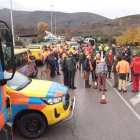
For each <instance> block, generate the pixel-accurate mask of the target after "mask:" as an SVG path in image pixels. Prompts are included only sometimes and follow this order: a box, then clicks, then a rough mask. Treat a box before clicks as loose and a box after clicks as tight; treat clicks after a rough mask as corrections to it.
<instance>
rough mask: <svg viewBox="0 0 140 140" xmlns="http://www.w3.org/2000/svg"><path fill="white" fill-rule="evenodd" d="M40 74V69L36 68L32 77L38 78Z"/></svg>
mask: <svg viewBox="0 0 140 140" xmlns="http://www.w3.org/2000/svg"><path fill="white" fill-rule="evenodd" d="M37 74H38V69H37V67H35V69H34V72H33V75H32V77H36V76H37Z"/></svg>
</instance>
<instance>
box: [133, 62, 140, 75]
mask: <svg viewBox="0 0 140 140" xmlns="http://www.w3.org/2000/svg"><path fill="white" fill-rule="evenodd" d="M133 71H134V72H135V74H140V61H138V62H135V64H134V68H133Z"/></svg>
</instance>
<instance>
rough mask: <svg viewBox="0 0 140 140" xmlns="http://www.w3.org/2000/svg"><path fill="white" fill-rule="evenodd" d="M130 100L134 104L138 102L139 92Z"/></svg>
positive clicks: (139, 98) (139, 100) (139, 99)
mask: <svg viewBox="0 0 140 140" xmlns="http://www.w3.org/2000/svg"><path fill="white" fill-rule="evenodd" d="M130 102H131V103H132V104H133V105H134V106H135V105H136V104H137V103H139V102H140V93H139V94H137V95H136V96H135V97H133V98H132V99H131V100H130Z"/></svg>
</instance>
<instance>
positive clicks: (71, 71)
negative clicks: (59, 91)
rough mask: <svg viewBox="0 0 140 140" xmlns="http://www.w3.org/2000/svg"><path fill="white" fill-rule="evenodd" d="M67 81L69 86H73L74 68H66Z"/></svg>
mask: <svg viewBox="0 0 140 140" xmlns="http://www.w3.org/2000/svg"><path fill="white" fill-rule="evenodd" d="M68 77H69V78H68V81H69V87H72V88H73V87H74V78H75V69H74V70H68Z"/></svg>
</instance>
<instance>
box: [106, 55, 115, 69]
mask: <svg viewBox="0 0 140 140" xmlns="http://www.w3.org/2000/svg"><path fill="white" fill-rule="evenodd" d="M113 61H114V56H113V54H112V62H110V58H109V54H108V55H107V56H106V59H105V62H106V64H107V67H108V68H111V67H112V64H113Z"/></svg>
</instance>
